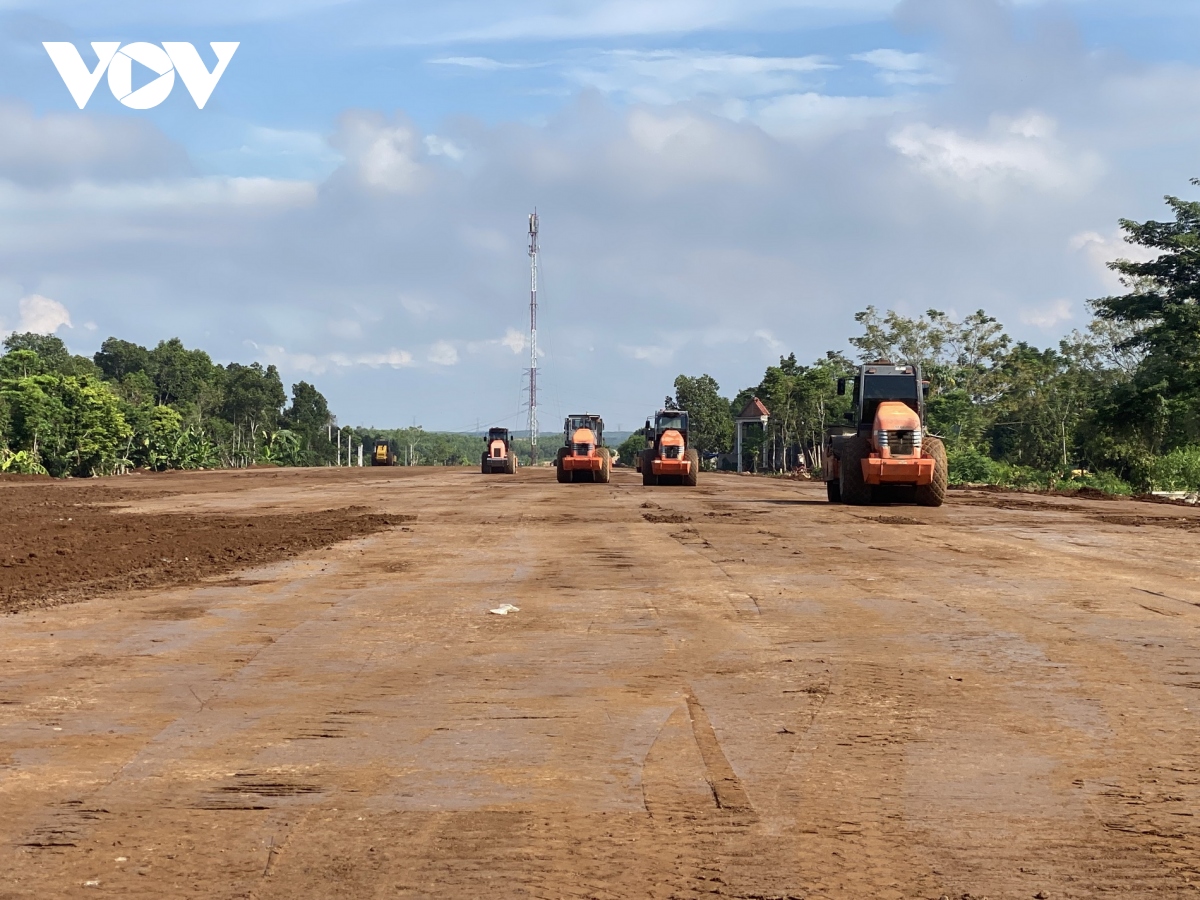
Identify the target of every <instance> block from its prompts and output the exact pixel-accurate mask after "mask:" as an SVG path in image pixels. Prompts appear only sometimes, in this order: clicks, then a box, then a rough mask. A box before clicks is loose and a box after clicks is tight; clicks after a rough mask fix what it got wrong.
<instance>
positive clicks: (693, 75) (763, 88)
mask: <svg viewBox="0 0 1200 900" xmlns="http://www.w3.org/2000/svg"><path fill="white" fill-rule="evenodd" d="M831 68H834V66H833V65H832V64H831V63H829V61H828V60H826V59H825V58H824V57H821V56H795V57H790V56H785V57H769V56H738V55H734V54H728V53H712V52H705V51H698V50H652V51H640V50H614V51H610V52H608V53H604V54H601V55H600V56H598V57H596V58H595V59H594V60H592V61H590V62H589V63H588V64H587V65H583V66H577V67H574V68H569V69H568V70H567V73H566V74H567V77H568V78H570V79H571V80H573V81H575V82H576V83H578V84H581V85H584V86H586V87H591V88H596V89H597V90H600V91H603V92H604V93H608V94H619V95H621V96H623V97H625V98H627V99H631V100H634V101H636V102H640V103H653V104H669V103H678V102H681V101H684V100H691V99H694V98H697V97H710V98H721V99H723V98H728V97H739V98H748V97H761V96H766V95H771V94H779V93H784V92H789V91H796V90H799V89H801V88H803V87H804V86H805V85H806V84H808V83H809V82H811V80H812V79H811V76H812V74H813V73H815V72H819V71H821V70H823V69H831Z"/></svg>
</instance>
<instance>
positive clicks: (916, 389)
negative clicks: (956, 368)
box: [822, 360, 947, 506]
mask: <svg viewBox="0 0 1200 900" xmlns="http://www.w3.org/2000/svg"><path fill="white" fill-rule="evenodd" d="M848 380H849V379H846V378H839V379H838V394H839V395H844V394H845V393H846V387H847V381H848ZM926 390H927V384H926V382H924V381H923V380H922V378H921V369H920V367H919V366H915V365H901V366H897V365H893V364H892V363H891V362H889V361H887V360H879V361H877V362H873V363H868V364H867V365H863V366H860V367H859V370H858V374H857V375H856V376H855V377H854V379H853V399H854V407H853V410H852V411H851V412H850V413H847V420H848V424H847V425H837V426H833V427H832V428H830V429H829V430H828V431H827V433H826V436H825V447H824V451H825V453H824V463H823V467H822V468H823V472H824V476H825V487H826V492H827V494H828V496H829V500H830V502H833V503H837V502H844V503H853V504H865V503H871V502H873V501H874V500H876V499H878V498H879V497H882V496H883V491H884V490H885V489H887V488H892V487H897V488H904V489H911V493H912V499H914V500H915V501H916V502H917V503H919V504H921V505H923V506H941V505H942V502H943V501H944V500H945V497H946V474H947V473H946V449H945V447H944V446H943V445H942V442H941V441H940V440H939V439H938V438H936V437H933V436H932V435H929V434H927V433H926V431H925V394H926Z"/></svg>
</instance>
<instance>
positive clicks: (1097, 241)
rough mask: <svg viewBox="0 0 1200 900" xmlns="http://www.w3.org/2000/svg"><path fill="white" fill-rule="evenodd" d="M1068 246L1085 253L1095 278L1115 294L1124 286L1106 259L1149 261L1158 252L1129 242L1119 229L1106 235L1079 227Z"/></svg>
mask: <svg viewBox="0 0 1200 900" xmlns="http://www.w3.org/2000/svg"><path fill="white" fill-rule="evenodd" d="M1068 246H1069V247H1070V249H1071V250H1072V251H1074V252H1075V253H1082V254H1083V255H1084V256H1085V257H1086V259H1087V261H1088V267H1089V268H1090V269H1091V271H1092V273H1093V274H1094V275H1095V276H1096V279H1097V281H1099V282H1100V283H1101V284H1103V285H1104V289H1105V290H1106V291H1107V292H1108V293H1110V294H1119V293H1123V292H1124V291H1125V290H1126V287H1125V285H1124V284H1122V282H1121V275H1120V274H1119V273H1117V272H1114V271H1113V270H1112V269H1110V268H1109V267H1108V264H1109V263H1110V262H1112V261H1114V260H1117V259H1129V260H1133V261H1134V262H1150V261H1151V260H1153V259H1156V258H1157V257H1158V255H1159V251H1157V250H1155V249H1153V248H1151V247H1143V246H1141V245H1139V244H1130V243H1129V242H1128V241H1126V240H1125V233H1124V232H1123V231H1120V230H1115V231H1111V232H1109V233H1108V234H1107V235H1104V234H1100V233H1099V232H1097V231H1083V232H1080V233H1079V234H1075V235H1072V236H1071V239H1070V241H1069V242H1068Z"/></svg>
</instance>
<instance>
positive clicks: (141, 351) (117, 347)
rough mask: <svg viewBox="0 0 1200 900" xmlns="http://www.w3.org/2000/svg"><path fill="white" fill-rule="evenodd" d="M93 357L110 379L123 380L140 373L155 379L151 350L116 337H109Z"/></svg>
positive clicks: (105, 375)
mask: <svg viewBox="0 0 1200 900" xmlns="http://www.w3.org/2000/svg"><path fill="white" fill-rule="evenodd" d="M160 346H161V345H160ZM92 359H93V360H94V361H95V363H96V366H97V367H98V368H99V369H100V371H101V372H102V373H104V377H105V378H107V379H108V380H109V381H121V380H123V379H124V378H126V377H127V376H129V375H134V374H139V373H140V374H145V375H146V376H147V377H148V378H151V379H153V377H154V375H155V374H156V370H155V366H154V364H153V360H152V358H151V355H150V351H149V350H147V349H146V348H145V347H142V346H140V345H139V344H134V343H131V342H129V341H123V340H121V339H119V338H115V337H110V338H107V339H106V340H105V341H104V343H103V344H101V345H100V349H99V350H98V351H97V352H96V355H95V356H94V357H92Z"/></svg>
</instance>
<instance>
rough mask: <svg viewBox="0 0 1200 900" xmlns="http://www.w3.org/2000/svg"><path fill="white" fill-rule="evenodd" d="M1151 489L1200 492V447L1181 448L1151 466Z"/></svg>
mask: <svg viewBox="0 0 1200 900" xmlns="http://www.w3.org/2000/svg"><path fill="white" fill-rule="evenodd" d="M1149 481H1150V488H1151V489H1152V490H1155V491H1198V490H1200V447H1179V448H1177V449H1175V450H1172V451H1171V452H1170V453H1168V454H1167V455H1166V456H1160V457H1158V459H1156V460H1154V461H1153V462H1152V463H1151V464H1150V478H1149Z"/></svg>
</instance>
